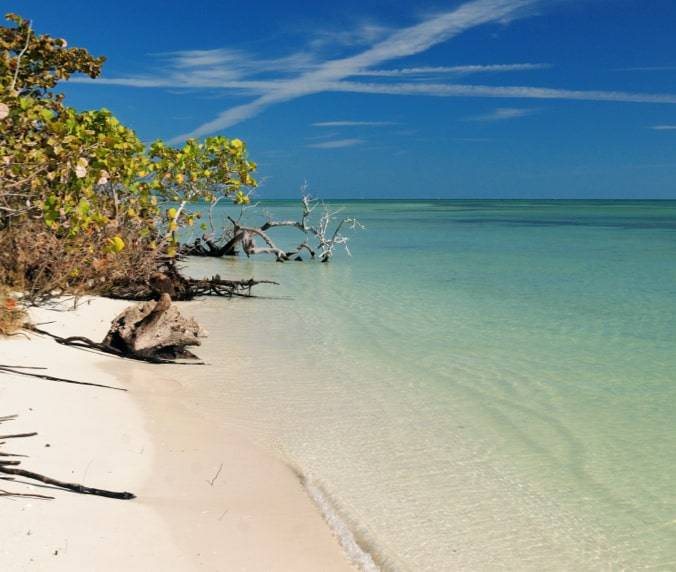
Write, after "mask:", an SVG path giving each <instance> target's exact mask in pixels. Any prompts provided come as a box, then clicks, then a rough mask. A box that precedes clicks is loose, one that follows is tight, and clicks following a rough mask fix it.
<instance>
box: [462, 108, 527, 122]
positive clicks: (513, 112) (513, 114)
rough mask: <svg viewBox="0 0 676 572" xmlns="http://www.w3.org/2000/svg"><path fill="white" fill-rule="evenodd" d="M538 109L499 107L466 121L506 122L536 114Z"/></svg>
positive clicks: (468, 118)
mask: <svg viewBox="0 0 676 572" xmlns="http://www.w3.org/2000/svg"><path fill="white" fill-rule="evenodd" d="M536 112H537V110H536V109H524V108H520V107H498V108H497V109H495V110H493V111H491V112H490V113H484V114H482V115H475V116H473V117H467V118H466V119H465V121H477V122H479V123H492V122H494V121H504V120H506V119H517V118H519V117H526V116H527V115H533V113H536Z"/></svg>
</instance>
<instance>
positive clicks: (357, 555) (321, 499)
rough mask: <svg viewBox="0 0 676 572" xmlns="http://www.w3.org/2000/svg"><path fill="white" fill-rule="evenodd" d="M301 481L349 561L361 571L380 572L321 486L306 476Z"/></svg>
mask: <svg viewBox="0 0 676 572" xmlns="http://www.w3.org/2000/svg"><path fill="white" fill-rule="evenodd" d="M302 482H303V486H304V487H305V490H306V491H307V492H308V494H309V495H310V498H311V499H312V500H313V501H314V502H315V504H316V505H317V506H318V507H319V510H320V511H321V513H322V516H323V517H324V520H325V521H326V522H327V524H328V525H329V527H330V528H331V530H332V531H333V533H334V534H335V535H336V536H337V537H338V542H340V545H341V546H342V548H343V550H344V551H345V553H346V554H347V557H348V558H349V559H350V561H351V562H352V563H353V564H354V565H355V566H357V568H358V569H359V570H361V571H362V572H380V568H379V567H378V565H377V564H376V563H375V562H374V561H373V557H372V556H371V555H370V554H369V553H368V552H367V551H366V550H364V549H363V548H362V547H361V546H359V543H358V542H357V539H356V538H355V536H354V533H353V532H352V530H350V527H349V526H348V524H347V522H345V520H344V519H343V518H341V516H340V515H339V514H338V511H337V510H336V508H335V506H334V505H333V503H332V502H331V500H330V498H329V496H328V495H327V494H326V493H325V492H324V491H323V490H322V488H321V486H320V485H319V484H317V483H315V482H313V481H311V480H310V479H308V478H306V477H303V478H302Z"/></svg>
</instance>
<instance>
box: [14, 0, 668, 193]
mask: <svg viewBox="0 0 676 572" xmlns="http://www.w3.org/2000/svg"><path fill="white" fill-rule="evenodd" d="M3 7H4V8H5V11H15V12H18V13H20V14H21V15H23V16H24V17H28V18H31V19H32V20H33V21H34V26H35V28H36V30H38V31H39V32H45V33H49V34H52V35H56V36H61V37H65V38H67V39H68V41H69V43H70V45H77V46H82V47H86V48H88V49H89V50H90V51H91V52H92V53H94V54H97V55H100V54H103V55H106V56H107V58H108V61H107V63H106V65H105V67H104V74H103V77H102V79H100V80H96V81H95V82H89V81H88V80H85V79H84V78H82V79H81V80H80V82H72V81H71V82H69V84H68V85H67V86H66V87H65V92H66V94H67V98H68V99H67V101H69V102H70V103H71V104H72V105H74V106H76V107H78V108H82V109H85V108H94V107H107V108H109V109H111V110H112V111H113V112H114V113H115V114H117V115H118V117H120V119H121V120H123V121H124V122H125V123H126V124H128V125H129V126H131V127H133V128H134V129H136V131H137V133H138V134H139V136H140V137H141V138H142V139H144V140H148V141H150V140H152V139H155V138H157V137H161V138H164V139H169V140H176V141H178V140H180V139H181V138H182V137H184V136H186V135H196V136H203V135H208V134H225V135H227V136H229V137H240V138H242V139H244V140H245V141H247V143H248V146H249V151H250V154H251V156H252V158H253V159H254V160H256V161H257V162H258V163H259V173H258V176H259V179H261V180H262V182H263V185H262V188H261V191H260V192H261V196H263V197H267V198H278V197H294V196H297V195H298V189H299V187H300V186H301V184H302V183H303V181H304V180H307V181H308V182H309V185H310V189H311V190H312V191H313V192H314V193H315V194H317V195H320V196H322V197H326V198H337V197H341V198H349V197H353V198H380V197H392V198H404V197H416V198H430V197H439V198H442V197H449V198H453V197H458V198H467V197H471V198H475V197H476V198H482V197H491V198H493V197H496V198H511V197H525V198H533V197H545V198H613V197H618V198H624V197H627V198H676V34H674V27H673V26H674V23H675V22H676V3H675V2H674V1H673V0H650V1H647V0H547V1H536V0H474V1H469V2H459V1H439V0H430V1H427V2H415V3H412V2H400V1H398V0H396V1H388V2H385V1H375V0H360V1H355V0H342V1H339V2H336V3H334V5H333V6H329V5H328V3H324V2H307V1H304V2H300V1H286V2H278V1H250V2H225V1H224V0H193V1H192V2H184V1H182V2H179V1H174V0H162V1H160V0H141V1H139V0H136V1H133V2H132V1H128V0H116V1H115V2H109V1H105V2H104V1H102V0H89V1H84V0H62V1H59V2H45V1H44V0H23V1H5V2H3Z"/></svg>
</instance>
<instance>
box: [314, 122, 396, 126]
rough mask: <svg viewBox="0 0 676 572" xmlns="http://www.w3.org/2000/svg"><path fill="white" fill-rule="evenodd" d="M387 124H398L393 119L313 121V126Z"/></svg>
mask: <svg viewBox="0 0 676 572" xmlns="http://www.w3.org/2000/svg"><path fill="white" fill-rule="evenodd" d="M387 125H399V124H398V123H397V122H395V121H319V122H318V123H313V124H312V126H313V127H362V126H363V127H385V126H387Z"/></svg>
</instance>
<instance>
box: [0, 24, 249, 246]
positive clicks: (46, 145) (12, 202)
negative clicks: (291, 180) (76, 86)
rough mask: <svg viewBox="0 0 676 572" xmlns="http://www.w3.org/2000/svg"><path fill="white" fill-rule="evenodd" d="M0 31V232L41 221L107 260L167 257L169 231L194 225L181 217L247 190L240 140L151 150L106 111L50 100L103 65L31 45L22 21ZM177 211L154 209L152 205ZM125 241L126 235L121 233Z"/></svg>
mask: <svg viewBox="0 0 676 572" xmlns="http://www.w3.org/2000/svg"><path fill="white" fill-rule="evenodd" d="M6 18H7V20H9V21H10V22H11V23H12V25H10V26H6V27H2V26H0V54H1V55H0V132H1V133H2V138H0V181H1V185H2V186H1V187H0V231H2V230H3V229H9V228H11V227H12V225H15V226H16V225H17V224H21V223H22V222H25V221H27V220H37V219H41V220H42V221H43V222H44V224H45V226H46V227H47V229H49V231H50V232H52V233H53V234H54V235H55V237H57V238H59V239H61V240H64V241H68V240H75V239H78V241H79V242H78V244H81V242H82V241H81V240H80V239H82V237H83V236H84V237H87V236H92V237H94V235H96V236H97V237H98V239H97V240H92V241H91V242H92V243H95V244H99V245H101V244H102V245H104V246H102V247H101V248H103V250H104V253H105V254H115V253H118V252H121V251H122V250H124V249H125V248H127V247H128V242H129V241H127V242H125V240H123V239H122V238H121V235H124V236H129V235H130V233H131V235H133V236H134V237H135V239H134V240H133V241H132V242H133V244H134V245H135V246H134V247H135V248H148V249H152V248H156V247H157V246H159V247H161V248H166V249H167V251H168V252H169V254H172V253H173V252H174V251H175V246H176V244H175V243H176V232H175V231H176V230H177V229H178V227H179V226H181V225H183V224H189V225H191V224H193V223H194V220H195V218H196V217H197V216H198V213H196V212H189V211H188V210H186V209H185V207H186V206H187V205H188V204H190V203H193V204H194V203H197V202H200V201H207V202H209V201H215V200H217V199H220V198H222V197H224V196H225V197H229V196H234V201H235V202H236V203H238V204H246V203H247V202H248V195H246V194H245V193H244V192H243V191H242V189H244V188H246V187H254V186H255V185H256V182H255V180H254V179H253V178H252V173H253V171H254V170H255V168H256V165H255V163H253V162H251V161H249V160H248V159H247V156H246V148H245V145H244V143H243V142H242V141H240V140H239V139H227V138H225V137H211V138H207V139H205V140H204V141H203V142H199V141H197V140H194V139H191V140H188V141H187V142H186V144H185V145H184V146H183V147H182V148H180V149H176V148H173V147H170V146H167V145H165V144H164V143H162V142H161V141H157V142H155V143H153V144H152V145H151V146H150V148H149V149H146V147H145V146H144V144H143V143H142V142H141V141H140V140H139V139H138V137H137V136H136V134H135V133H134V132H133V131H132V130H131V129H129V128H127V127H125V126H124V125H122V124H120V122H119V121H118V120H117V119H116V118H115V117H114V116H113V115H112V114H111V113H110V112H109V111H108V110H106V109H100V110H95V111H85V112H79V111H76V110H75V109H73V108H70V107H67V106H66V105H64V104H63V97H62V96H61V95H58V94H55V93H54V92H53V91H51V90H52V89H53V88H54V87H56V86H57V84H58V82H59V81H61V80H65V79H68V78H69V77H70V76H71V75H72V74H73V73H83V74H86V75H88V76H90V77H92V78H95V77H97V76H98V75H99V73H100V71H101V66H102V64H103V62H104V58H103V57H94V56H92V55H90V54H89V52H87V50H85V49H82V48H70V47H68V45H67V43H66V41H65V40H62V39H59V38H52V37H50V36H47V35H36V34H35V33H34V32H33V30H32V27H31V24H30V22H29V21H27V20H24V19H23V18H21V17H20V16H17V15H14V14H8V15H7V16H6ZM162 202H173V203H177V204H178V205H179V206H178V207H177V208H171V209H165V210H164V211H163V209H161V205H160V203H162ZM122 231H124V232H122Z"/></svg>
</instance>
